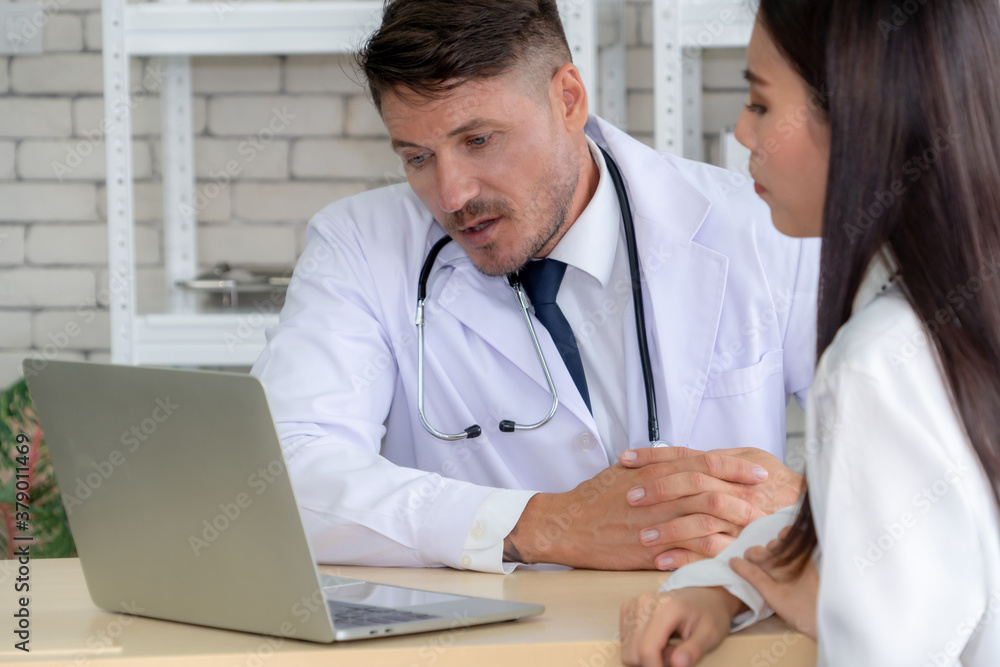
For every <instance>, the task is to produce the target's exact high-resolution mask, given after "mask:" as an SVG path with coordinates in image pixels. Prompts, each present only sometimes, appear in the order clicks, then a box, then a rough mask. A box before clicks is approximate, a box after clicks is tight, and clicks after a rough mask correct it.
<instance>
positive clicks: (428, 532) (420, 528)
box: [252, 118, 819, 567]
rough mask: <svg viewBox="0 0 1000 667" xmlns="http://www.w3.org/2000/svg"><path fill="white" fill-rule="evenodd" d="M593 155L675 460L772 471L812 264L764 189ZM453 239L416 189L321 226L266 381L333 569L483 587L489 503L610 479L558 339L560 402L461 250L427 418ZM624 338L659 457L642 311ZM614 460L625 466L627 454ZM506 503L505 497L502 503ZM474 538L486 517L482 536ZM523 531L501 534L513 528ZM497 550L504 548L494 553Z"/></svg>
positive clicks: (800, 364)
mask: <svg viewBox="0 0 1000 667" xmlns="http://www.w3.org/2000/svg"><path fill="white" fill-rule="evenodd" d="M587 134H588V135H589V136H590V137H591V138H592V139H593V140H594V141H595V142H597V143H598V144H599V145H601V146H602V147H604V148H605V149H607V150H608V151H609V152H610V153H611V154H612V156H613V157H614V158H615V160H616V161H617V163H618V165H619V167H620V168H621V171H622V173H623V175H624V178H625V180H626V183H627V190H628V195H629V198H630V201H631V205H632V211H633V216H634V219H635V229H636V236H637V240H638V247H639V255H640V264H641V268H642V272H643V276H644V280H645V284H644V298H645V310H646V319H647V330H648V333H649V343H650V352H651V359H652V366H653V374H654V378H655V384H656V400H657V408H658V412H659V422H660V433H661V438H663V439H665V440H667V441H669V442H670V443H672V444H675V445H685V446H688V447H692V448H696V449H702V450H706V449H715V448H729V447H739V446H752V447H759V448H761V449H764V450H766V451H769V452H771V453H773V454H775V455H776V456H778V457H779V458H782V457H783V454H784V444H785V406H786V403H787V398H788V395H789V394H791V393H797V394H799V399H800V400H804V395H805V391H806V390H807V389H808V387H809V384H810V381H811V378H812V371H813V365H814V347H815V308H816V283H817V268H818V248H819V246H818V243H817V242H815V241H799V240H795V239H791V238H788V237H785V236H783V235H781V234H780V233H778V232H777V231H776V230H775V229H774V228H773V226H772V224H771V221H770V215H769V211H768V209H767V207H766V206H765V205H764V204H763V202H761V201H760V199H759V198H758V197H757V196H756V194H755V193H754V191H753V188H752V182H751V181H750V180H749V179H747V178H746V177H741V176H739V175H737V174H733V173H731V172H727V171H723V170H721V169H717V168H714V167H711V166H708V165H704V164H701V163H695V162H689V161H685V160H683V159H680V158H677V157H673V156H668V155H664V154H660V153H657V152H656V151H653V150H652V149H650V148H648V147H646V146H645V145H643V144H641V143H639V142H637V141H635V140H633V139H632V138H630V137H629V136H628V135H626V134H624V133H622V132H620V131H619V130H617V129H615V128H614V127H612V126H610V125H609V124H607V123H605V122H604V121H602V120H600V119H597V118H592V119H591V121H590V123H588V126H587ZM442 235H443V230H442V229H441V227H440V226H439V225H438V224H437V223H436V222H435V221H434V219H433V218H432V217H431V215H430V213H429V212H428V211H427V210H426V208H424V206H423V205H422V204H421V203H420V201H419V199H418V198H417V197H416V195H415V194H414V193H413V192H412V191H411V190H410V188H409V186H408V185H406V184H401V185H396V186H392V187H388V188H382V189H379V190H373V191H370V192H367V193H364V194H361V195H357V196H354V197H349V198H347V199H344V200H341V201H338V202H335V203H333V204H331V205H329V206H328V207H326V208H325V209H323V210H322V211H320V212H319V213H318V214H317V215H316V216H315V217H314V218H313V219H312V221H311V222H310V224H309V228H308V232H307V247H306V250H305V252H304V253H303V255H302V257H301V258H300V259H299V262H298V264H297V266H296V269H295V273H294V276H293V278H292V282H291V285H290V286H289V289H288V294H287V297H286V303H285V306H284V308H283V310H282V311H281V318H280V322H279V324H278V325H277V326H276V327H273V328H272V329H270V330H269V331H268V332H267V337H268V344H267V347H266V349H265V350H264V352H263V354H262V355H261V356H260V358H259V359H258V360H257V362H256V364H255V365H254V367H253V371H252V372H253V373H254V374H255V375H257V376H258V377H259V378H260V379H261V380H262V382H263V383H264V386H265V388H266V390H267V394H268V399H269V402H270V406H271V410H272V412H273V414H274V417H275V421H276V424H277V428H278V432H279V435H280V437H281V440H282V445H283V449H284V453H285V457H286V460H287V465H288V471H289V475H290V477H291V480H292V483H293V487H294V488H295V492H296V497H297V499H298V502H299V505H300V508H301V512H302V515H303V521H304V523H305V526H306V531H307V533H308V535H309V538H310V542H311V545H312V548H313V552H314V556H315V557H316V558H317V560H319V561H320V562H328V563H344V564H353V563H357V564H365V565H396V566H434V565H447V566H452V567H469V566H470V561H469V559H468V558H467V557H463V556H462V554H463V549H467V548H469V546H470V543H472V544H474V543H475V541H476V538H482V539H483V540H486V541H488V540H494V541H495V540H496V539H497V536H496V535H488V534H487V535H484V534H483V532H484V531H483V530H482V529H481V527H480V525H479V524H478V523H477V521H476V520H477V514H478V513H479V510H480V508H481V507H482V506H483V504H484V502H485V501H486V500H487V499H489V498H491V496H493V494H498V493H500V494H504V493H506V494H518V495H519V496H521V497H522V498H523V499H524V502H526V501H527V497H529V495H530V492H537V491H542V492H562V491H568V490H570V489H572V488H574V487H575V486H577V485H578V484H579V483H580V482H582V481H584V480H586V479H589V478H591V477H593V476H595V475H596V474H598V473H599V472H601V471H602V470H604V469H605V468H607V467H608V465H609V461H608V456H607V454H606V453H605V449H604V447H603V446H602V444H601V442H600V440H599V436H598V431H597V427H596V425H595V423H594V419H593V417H592V416H591V414H590V413H589V412H588V410H587V408H586V406H585V405H584V403H583V401H582V399H580V397H579V394H578V392H577V391H576V390H575V386H574V384H573V380H572V378H571V377H570V375H569V373H568V371H567V370H566V369H565V366H564V365H563V364H562V363H561V362H560V356H559V353H558V351H557V350H556V349H555V346H554V344H553V343H552V340H551V338H550V337H549V336H548V333H547V331H546V330H545V328H544V327H542V326H540V325H539V324H537V323H536V325H535V328H536V331H537V332H538V336H539V342H540V344H541V346H542V350H543V352H544V354H545V357H546V359H547V360H548V363H549V367H550V370H551V373H552V376H553V380H554V382H555V384H556V387H557V389H558V391H559V396H560V399H561V400H560V405H559V408H558V410H557V412H556V414H555V416H554V417H553V418H552V420H551V421H550V422H549V423H548V424H546V425H545V426H544V427H542V428H540V429H538V430H537V431H527V432H517V433H500V432H499V429H498V426H497V425H498V422H499V421H500V420H501V419H514V420H517V421H519V422H521V423H529V422H533V421H536V420H537V419H540V418H541V417H542V416H543V415H544V414H545V413H546V412H547V411H548V409H549V404H550V401H551V398H550V395H549V392H548V389H547V384H546V381H545V378H544V375H543V374H542V370H541V367H540V365H539V363H538V360H537V358H536V355H535V351H534V348H533V346H532V344H531V341H530V338H529V335H528V332H527V328H526V327H525V324H524V320H523V316H522V314H521V312H520V309H519V308H518V307H517V304H516V302H515V299H514V295H513V292H512V291H511V289H510V287H509V286H508V285H507V283H506V281H505V280H504V279H502V278H492V277H487V276H484V275H482V274H481V273H479V271H477V270H476V268H475V267H474V266H473V265H472V263H471V261H470V260H469V259H468V257H467V256H466V255H465V253H464V251H462V249H461V248H460V247H459V246H458V245H457V244H455V243H451V244H448V245H447V246H446V247H445V248H444V250H443V251H442V252H441V255H440V256H439V258H438V260H437V262H436V263H435V266H434V270H433V272H432V273H431V278H430V282H429V285H428V299H427V309H426V313H425V316H426V411H427V414H428V418H429V420H430V421H431V423H432V424H434V425H435V426H436V427H438V428H440V429H443V430H447V431H452V432H456V431H460V430H462V429H464V428H466V427H467V426H470V425H471V424H479V425H481V426H482V428H483V434H482V436H480V437H479V438H477V439H474V440H465V441H459V442H457V443H452V442H445V441H441V440H438V439H436V438H434V437H433V436H431V435H429V434H428V433H427V432H426V431H425V430H424V428H423V426H422V425H421V423H420V418H419V416H418V414H417V410H416V405H417V336H416V327H415V325H414V322H413V318H414V312H415V305H416V294H417V279H418V275H419V272H420V268H421V265H422V264H423V262H424V259H425V257H426V256H427V252H428V250H429V248H430V246H431V245H432V244H433V243H434V242H435V241H436V240H437V239H438V238H440V237H441V236H442ZM618 316H620V317H622V318H623V321H624V327H625V328H624V333H625V341H626V344H627V347H626V352H625V360H626V369H625V373H626V384H627V386H626V393H627V406H628V432H629V442H628V443H627V444H628V446H630V447H644V446H647V445H648V436H647V417H646V404H645V394H644V390H643V382H642V373H641V369H640V365H639V354H638V346H637V344H628V343H629V342H632V343H634V341H636V337H635V323H634V319H633V314H632V309H631V308H628V309H625V311H624V312H622V313H619V315H618ZM623 448H624V447H620V448H619V449H623ZM504 489H506V490H504ZM479 518H480V519H481V518H482V517H479ZM508 529H509V528H508ZM502 537H503V535H500V539H502Z"/></svg>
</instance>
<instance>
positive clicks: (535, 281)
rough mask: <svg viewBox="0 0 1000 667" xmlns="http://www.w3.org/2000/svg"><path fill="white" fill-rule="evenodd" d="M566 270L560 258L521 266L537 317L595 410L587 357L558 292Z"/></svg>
mask: <svg viewBox="0 0 1000 667" xmlns="http://www.w3.org/2000/svg"><path fill="white" fill-rule="evenodd" d="M565 274H566V264H565V263H563V262H560V261H559V260H557V259H541V260H536V261H533V262H528V264H527V265H526V266H525V267H524V268H523V269H521V273H520V276H521V284H522V285H523V286H524V292H525V293H526V294H527V295H528V298H529V299H530V300H531V305H532V306H534V307H535V317H537V318H538V321H539V322H541V323H542V324H543V325H545V328H546V329H548V330H549V335H550V336H552V341H553V342H554V343H555V344H556V348H557V349H558V350H559V354H560V356H562V359H563V363H565V364H566V368H567V369H568V370H569V374H570V375H571V376H572V377H573V382H575V383H576V388H577V389H579V390H580V395H581V396H583V401H584V403H586V404H587V409H588V410H591V408H590V392H588V391H587V376H586V374H585V373H584V372H583V360H582V359H581V358H580V349H579V348H578V347H577V345H576V336H574V335H573V329H572V328H571V327H570V326H569V322H568V321H567V320H566V316H565V315H563V312H562V309H561V308H559V306H558V305H557V304H556V294H558V293H559V285H560V284H561V283H562V279H563V276H564V275H565ZM591 413H593V410H591Z"/></svg>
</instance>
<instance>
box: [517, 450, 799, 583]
mask: <svg viewBox="0 0 1000 667" xmlns="http://www.w3.org/2000/svg"><path fill="white" fill-rule="evenodd" d="M619 458H620V459H621V462H620V463H617V464H615V465H613V466H611V467H609V468H608V469H606V470H605V471H603V472H601V473H600V474H598V475H597V476H596V477H594V478H592V479H589V480H587V481H586V482H583V483H582V484H580V485H579V486H577V487H576V488H575V489H573V490H572V491H569V492H567V493H561V494H538V495H536V496H534V497H533V498H532V499H531V500H529V501H528V505H527V506H526V507H525V510H524V512H523V513H522V514H521V518H520V520H519V521H518V523H517V525H516V526H515V528H514V530H513V531H512V532H511V534H510V535H509V536H508V538H507V540H506V541H505V549H504V555H505V558H506V559H507V560H512V561H518V562H524V563H537V562H556V563H563V564H566V565H572V566H574V567H582V568H590V569H602V570H640V569H651V568H656V569H660V570H667V569H675V568H678V567H680V566H681V565H684V564H686V563H689V562H694V561H696V560H700V559H701V558H705V557H711V556H715V555H716V554H718V553H719V552H720V551H722V549H724V548H725V547H726V546H727V545H728V544H729V543H730V542H732V541H733V540H734V539H735V538H736V536H738V535H739V534H740V531H741V530H742V529H743V527H745V526H746V525H747V524H749V523H750V522H752V521H754V520H755V519H757V518H759V517H762V516H764V515H765V514H769V513H771V512H773V511H775V510H776V509H779V508H780V507H785V506H787V505H791V504H793V503H795V502H796V500H797V499H798V496H799V493H800V492H801V477H800V476H799V475H796V474H795V473H793V472H791V471H790V470H788V469H787V468H785V467H784V466H783V465H782V464H781V462H780V461H778V460H777V459H776V458H775V457H774V456H771V455H770V454H767V453H766V452H763V451H760V450H753V449H749V448H744V449H739V450H714V451H712V452H700V451H695V450H691V449H688V448H686V447H663V448H655V449H654V448H644V449H639V450H630V451H627V452H624V453H623V454H622V455H621V456H620V457H619ZM758 461H759V462H758Z"/></svg>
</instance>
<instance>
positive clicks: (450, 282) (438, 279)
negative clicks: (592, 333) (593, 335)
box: [427, 225, 597, 433]
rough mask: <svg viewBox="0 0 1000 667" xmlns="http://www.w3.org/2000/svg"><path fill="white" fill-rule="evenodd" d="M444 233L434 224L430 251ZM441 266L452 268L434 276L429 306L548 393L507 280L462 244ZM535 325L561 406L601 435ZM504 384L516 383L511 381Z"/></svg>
mask: <svg viewBox="0 0 1000 667" xmlns="http://www.w3.org/2000/svg"><path fill="white" fill-rule="evenodd" d="M443 233H444V232H443V230H441V228H440V227H439V226H437V225H434V227H433V229H432V232H431V235H430V236H431V238H430V240H429V241H428V250H429V249H430V246H431V245H433V243H434V241H436V240H437V239H438V238H440V237H441V236H442V235H443ZM438 267H450V268H437V269H435V271H433V272H432V273H431V280H430V281H429V284H428V288H427V293H428V299H427V304H428V306H427V307H428V308H432V307H433V306H432V305H431V304H432V302H433V303H436V304H438V305H439V306H440V307H441V308H442V309H443V310H444V311H446V312H448V313H449V314H451V315H452V316H453V317H455V318H456V319H457V320H458V321H460V322H461V323H462V324H463V325H465V326H466V327H468V328H469V329H470V330H471V331H472V332H474V333H475V334H476V335H477V336H479V337H480V338H482V339H483V340H484V341H486V342H487V343H488V344H489V345H490V346H492V347H493V348H494V349H495V350H496V351H497V353H498V354H500V355H502V356H503V357H506V358H507V359H509V360H510V361H511V363H512V364H513V366H514V367H516V368H517V369H519V370H520V371H521V372H522V373H524V375H525V376H527V377H529V378H530V379H531V380H533V381H534V382H535V383H536V384H538V385H539V386H540V387H542V388H543V389H544V390H545V391H546V392H548V390H549V385H548V382H547V381H546V380H545V373H544V372H543V371H542V366H541V364H540V363H539V361H538V355H537V354H536V353H535V346H534V345H533V344H532V343H531V335H530V334H529V333H528V327H527V325H526V324H525V322H524V315H522V314H521V308H520V306H519V305H518V303H517V299H516V298H515V296H514V292H513V290H512V289H511V288H510V286H509V285H508V284H507V281H506V279H503V278H494V277H490V276H485V275H483V274H482V273H480V272H479V270H478V269H476V267H475V266H474V265H473V264H472V261H471V260H470V259H469V257H468V255H466V254H465V251H464V250H462V248H461V246H459V245H458V244H457V243H455V242H454V241H453V242H451V243H449V244H448V245H446V246H445V247H444V248H443V249H442V250H441V254H440V255H439V256H438ZM532 321H533V322H534V325H535V335H537V336H538V343H539V345H540V346H541V348H542V353H543V354H544V355H545V361H546V362H547V363H548V366H549V373H550V374H551V375H552V381H553V382H554V383H555V386H556V390H557V392H558V394H559V405H560V407H565V408H566V409H568V410H570V411H571V412H572V413H573V414H574V415H575V416H576V417H577V418H578V419H579V420H580V421H581V422H583V424H584V425H585V426H586V427H587V428H589V429H590V430H591V431H592V432H593V433H597V424H596V423H595V422H594V417H593V415H591V414H590V411H589V410H588V409H587V405H586V403H584V402H583V399H582V398H581V397H580V394H579V392H578V391H577V389H576V385H575V384H574V382H573V378H572V376H571V375H570V374H569V371H568V370H566V365H565V364H564V363H563V362H562V359H561V357H560V356H559V351H558V350H557V349H556V346H555V343H553V342H552V337H551V336H550V335H549V333H548V330H547V329H546V328H545V327H544V326H543V325H542V324H541V323H540V322H539V321H538V320H537V319H534V316H532ZM432 327H433V323H429V324H428V328H432ZM503 381H504V382H510V380H507V379H504V380H503ZM511 388H512V389H513V390H514V391H513V392H512V394H511V395H512V396H516V395H518V394H517V392H516V384H514V383H512V384H511ZM543 407H545V406H539V409H541V408H543ZM542 414H544V412H543V413H542Z"/></svg>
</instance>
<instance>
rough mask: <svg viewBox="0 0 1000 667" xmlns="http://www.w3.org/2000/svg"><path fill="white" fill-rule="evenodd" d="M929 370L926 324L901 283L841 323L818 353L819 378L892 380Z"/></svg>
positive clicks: (932, 358)
mask: <svg viewBox="0 0 1000 667" xmlns="http://www.w3.org/2000/svg"><path fill="white" fill-rule="evenodd" d="M927 324H928V326H934V324H932V323H927ZM927 372H933V373H935V374H936V373H937V372H938V371H937V366H936V352H935V348H934V344H933V341H932V339H931V338H930V336H929V335H928V327H925V325H924V323H923V322H921V320H920V318H919V317H918V316H917V313H916V312H915V311H914V310H913V308H912V307H911V306H910V303H909V302H908V301H907V300H906V297H905V296H904V295H903V293H902V291H901V290H900V289H899V287H897V286H892V287H890V288H889V289H887V290H885V291H884V292H883V293H882V294H880V295H878V296H876V297H875V298H874V299H872V300H871V301H870V302H869V303H868V304H867V305H865V306H864V307H862V308H860V309H859V310H857V311H855V313H854V314H853V315H852V316H851V318H850V319H849V320H848V321H847V322H846V323H845V324H844V325H843V326H842V327H841V328H840V330H839V331H838V332H837V335H836V336H835V337H834V339H833V342H832V343H830V345H829V347H827V349H826V351H825V352H824V353H823V356H822V358H821V359H820V362H819V365H818V367H817V378H818V379H819V378H827V379H830V380H833V379H836V378H842V377H843V376H851V375H859V376H862V377H865V378H867V379H869V380H873V381H876V382H879V383H880V384H882V383H887V384H892V383H896V382H909V381H911V380H912V379H913V378H914V376H915V375H923V374H926V373H927Z"/></svg>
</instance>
